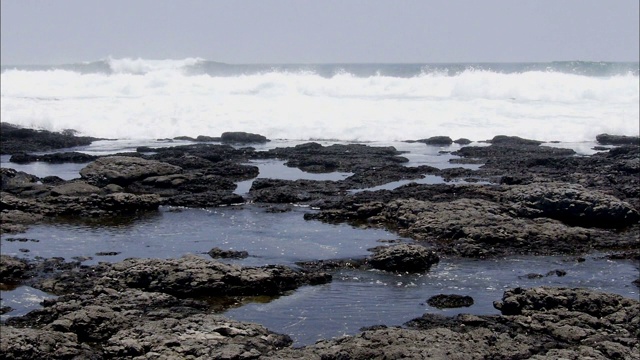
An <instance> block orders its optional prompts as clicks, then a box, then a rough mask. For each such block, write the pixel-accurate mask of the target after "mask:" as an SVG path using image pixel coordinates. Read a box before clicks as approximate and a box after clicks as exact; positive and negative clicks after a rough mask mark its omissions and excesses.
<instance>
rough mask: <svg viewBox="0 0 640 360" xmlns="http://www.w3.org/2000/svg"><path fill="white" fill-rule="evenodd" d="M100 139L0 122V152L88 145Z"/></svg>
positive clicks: (11, 152) (34, 150) (47, 149)
mask: <svg viewBox="0 0 640 360" xmlns="http://www.w3.org/2000/svg"><path fill="white" fill-rule="evenodd" d="M96 140H100V139H97V138H92V137H86V136H75V134H74V133H73V132H72V131H65V132H62V133H56V132H50V131H46V130H33V129H24V128H21V127H19V126H16V125H12V124H8V123H6V122H4V121H3V122H1V123H0V154H16V153H20V152H41V151H49V150H55V149H64V148H70V147H74V146H85V145H90V144H91V143H92V142H93V141H96Z"/></svg>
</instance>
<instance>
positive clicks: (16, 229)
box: [0, 202, 44, 234]
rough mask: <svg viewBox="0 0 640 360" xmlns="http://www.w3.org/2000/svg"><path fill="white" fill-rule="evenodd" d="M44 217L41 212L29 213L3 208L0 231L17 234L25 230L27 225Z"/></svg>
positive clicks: (0, 214) (0, 215)
mask: <svg viewBox="0 0 640 360" xmlns="http://www.w3.org/2000/svg"><path fill="white" fill-rule="evenodd" d="M0 203H1V202H0ZM43 218H44V217H43V216H42V215H40V214H33V213H27V212H24V211H21V210H2V211H1V212H0V233H8V234H15V233H21V232H25V231H26V230H27V225H30V224H35V223H37V222H39V221H41V220H42V219H43Z"/></svg>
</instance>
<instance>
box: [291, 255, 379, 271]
mask: <svg viewBox="0 0 640 360" xmlns="http://www.w3.org/2000/svg"><path fill="white" fill-rule="evenodd" d="M296 265H298V266H300V267H301V268H303V269H305V270H308V271H333V270H336V269H369V268H370V267H368V266H367V265H368V262H367V259H365V258H360V259H354V258H350V259H329V260H313V261H298V262H296Z"/></svg>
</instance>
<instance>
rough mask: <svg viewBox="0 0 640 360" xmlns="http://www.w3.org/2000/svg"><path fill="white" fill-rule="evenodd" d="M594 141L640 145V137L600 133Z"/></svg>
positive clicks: (604, 143)
mask: <svg viewBox="0 0 640 360" xmlns="http://www.w3.org/2000/svg"><path fill="white" fill-rule="evenodd" d="M596 141H597V142H598V143H600V144H602V145H640V137H638V136H624V135H609V134H600V135H598V136H596Z"/></svg>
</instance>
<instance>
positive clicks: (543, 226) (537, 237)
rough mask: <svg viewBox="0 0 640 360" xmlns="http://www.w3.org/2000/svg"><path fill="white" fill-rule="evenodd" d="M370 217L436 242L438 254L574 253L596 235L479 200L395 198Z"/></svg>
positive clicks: (405, 233) (409, 234)
mask: <svg viewBox="0 0 640 360" xmlns="http://www.w3.org/2000/svg"><path fill="white" fill-rule="evenodd" d="M374 218H375V219H376V221H379V222H382V223H391V224H393V226H394V227H396V228H397V229H398V230H399V232H400V234H402V235H405V236H410V237H412V238H414V239H417V240H424V241H430V242H434V243H436V244H440V245H439V246H438V248H439V249H440V251H444V252H451V251H453V252H454V253H455V252H456V251H457V250H458V249H460V248H463V249H464V248H465V246H464V245H465V244H466V245H468V246H472V247H473V246H477V247H479V248H480V249H485V250H486V251H487V255H496V254H498V253H502V252H508V253H532V252H535V253H540V252H550V253H554V252H560V253H563V252H575V251H579V249H582V250H585V249H587V248H589V247H591V246H592V243H591V241H592V235H593V236H595V235H596V234H597V233H596V232H592V231H590V230H588V229H584V228H579V227H569V226H566V225H564V224H562V223H560V222H558V221H555V220H551V219H546V218H539V219H534V220H530V219H522V218H518V217H515V216H513V215H512V214H510V213H509V211H508V210H506V209H504V208H502V207H501V206H500V205H499V204H497V203H493V202H490V201H486V200H481V199H459V200H454V201H451V202H445V203H433V202H429V201H418V200H413V199H408V200H395V201H391V202H389V203H388V204H387V205H386V206H385V209H384V210H383V211H382V212H381V213H380V215H378V216H375V217H374ZM451 245H454V246H453V248H452V246H451ZM466 251H471V252H472V253H473V251H472V249H469V248H467V249H466ZM479 254H482V252H481V251H479ZM461 255H465V254H461Z"/></svg>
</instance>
